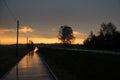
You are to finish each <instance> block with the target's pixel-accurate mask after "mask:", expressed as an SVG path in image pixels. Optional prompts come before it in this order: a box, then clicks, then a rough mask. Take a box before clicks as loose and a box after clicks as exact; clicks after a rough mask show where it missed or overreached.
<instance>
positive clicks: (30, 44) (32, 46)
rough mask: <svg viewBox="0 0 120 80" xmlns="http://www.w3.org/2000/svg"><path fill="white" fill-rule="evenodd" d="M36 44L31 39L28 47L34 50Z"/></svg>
mask: <svg viewBox="0 0 120 80" xmlns="http://www.w3.org/2000/svg"><path fill="white" fill-rule="evenodd" d="M34 48H35V46H34V43H33V41H32V40H29V43H28V49H29V50H34Z"/></svg>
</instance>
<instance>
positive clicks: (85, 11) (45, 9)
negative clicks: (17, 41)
mask: <svg viewBox="0 0 120 80" xmlns="http://www.w3.org/2000/svg"><path fill="white" fill-rule="evenodd" d="M6 2H7V4H8V6H9V8H10V9H11V11H12V13H13V14H14V15H15V17H16V18H17V19H19V20H20V26H22V28H23V26H26V27H28V28H31V29H33V31H32V32H29V30H28V33H26V35H25V33H22V32H21V37H26V36H30V37H36V38H37V37H42V38H56V37H57V35H58V30H59V28H60V26H62V25H68V26H71V27H72V28H73V31H75V32H76V34H75V36H76V39H85V38H86V37H87V35H88V34H89V32H90V31H91V30H92V31H93V32H94V33H96V32H98V31H99V29H100V24H101V23H102V22H105V23H108V22H110V21H111V22H112V23H114V24H115V25H116V26H117V29H118V30H120V0H6ZM13 28H16V22H15V21H14V20H13V18H12V17H11V15H10V13H9V11H8V9H7V8H6V6H5V4H4V1H3V0H0V29H1V30H2V31H4V29H13ZM6 35H7V36H8V35H9V36H11V37H13V36H15V33H14V32H11V34H9V31H6V32H4V34H2V36H4V37H7V36H6Z"/></svg>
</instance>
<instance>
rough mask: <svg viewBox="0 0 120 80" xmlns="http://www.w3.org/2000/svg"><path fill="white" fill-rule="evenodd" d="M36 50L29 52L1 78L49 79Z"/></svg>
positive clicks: (18, 79) (8, 79)
mask: <svg viewBox="0 0 120 80" xmlns="http://www.w3.org/2000/svg"><path fill="white" fill-rule="evenodd" d="M37 50H38V49H37V48H35V50H34V51H31V52H29V53H28V54H27V55H26V56H25V57H24V58H23V59H22V60H21V61H20V62H19V63H18V64H17V65H16V66H15V67H14V68H13V69H12V70H11V71H9V73H8V74H7V75H6V76H5V77H4V79H2V80H51V78H50V76H49V73H48V71H47V69H46V68H45V66H44V65H43V62H42V60H41V58H40V56H39V55H38V54H37V53H36V51H37ZM16 67H17V68H16ZM16 72H17V73H16Z"/></svg>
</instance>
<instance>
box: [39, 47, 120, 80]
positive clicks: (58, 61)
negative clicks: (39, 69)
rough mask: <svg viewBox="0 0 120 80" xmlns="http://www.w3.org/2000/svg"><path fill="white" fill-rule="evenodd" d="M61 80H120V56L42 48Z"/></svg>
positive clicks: (40, 51)
mask: <svg viewBox="0 0 120 80" xmlns="http://www.w3.org/2000/svg"><path fill="white" fill-rule="evenodd" d="M38 53H39V54H40V56H42V57H43V58H44V59H45V61H46V62H47V64H48V65H49V66H50V68H51V69H52V70H53V72H54V73H55V74H56V76H57V78H58V79H59V80H85V79H96V80H98V79H107V80H108V79H115V78H119V79H120V77H119V76H120V75H119V74H120V56H119V55H112V54H99V53H93V52H85V51H70V50H59V49H51V48H40V49H39V51H38Z"/></svg>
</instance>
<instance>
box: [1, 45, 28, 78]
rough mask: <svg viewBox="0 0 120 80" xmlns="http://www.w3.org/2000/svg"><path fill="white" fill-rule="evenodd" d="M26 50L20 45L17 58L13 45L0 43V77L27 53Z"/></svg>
mask: <svg viewBox="0 0 120 80" xmlns="http://www.w3.org/2000/svg"><path fill="white" fill-rule="evenodd" d="M27 52H28V51H27V49H26V47H25V46H20V47H19V54H18V56H19V59H18V60H17V58H16V47H15V45H0V78H1V77H2V76H3V75H4V74H5V73H6V72H8V71H9V70H10V69H11V68H12V67H13V66H14V65H15V64H16V63H17V62H18V61H19V60H20V59H21V58H22V57H23V56H24V55H25V54H27Z"/></svg>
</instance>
